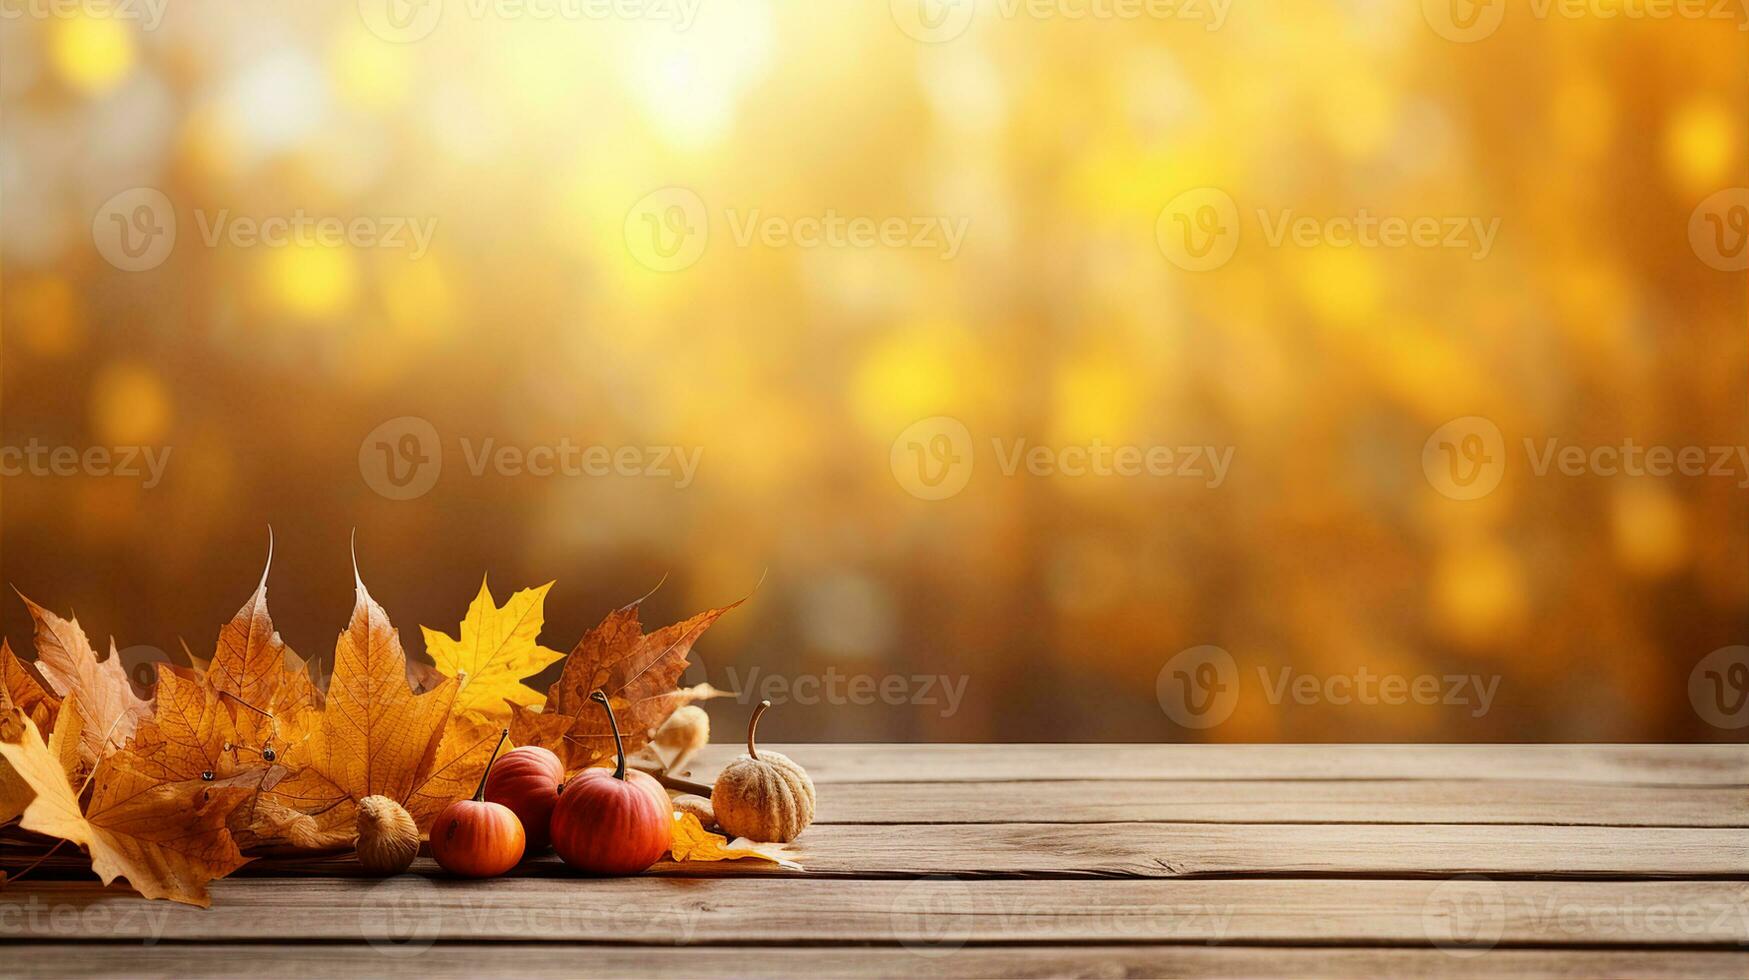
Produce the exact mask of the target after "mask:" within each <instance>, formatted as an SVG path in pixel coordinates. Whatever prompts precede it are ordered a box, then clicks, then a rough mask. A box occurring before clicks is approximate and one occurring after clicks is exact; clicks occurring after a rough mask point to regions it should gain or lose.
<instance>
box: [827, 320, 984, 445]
mask: <svg viewBox="0 0 1749 980" xmlns="http://www.w3.org/2000/svg"><path fill="white" fill-rule="evenodd" d="M986 360H987V356H986V355H983V354H982V353H981V352H979V350H978V349H977V345H976V344H974V343H973V342H972V340H971V338H970V337H968V336H967V335H966V334H965V332H964V331H963V330H961V329H960V328H958V327H957V326H955V325H953V324H951V323H944V322H941V321H932V322H929V323H926V324H920V325H918V326H915V327H912V328H910V329H908V330H900V331H896V332H894V333H892V334H889V335H887V336H886V337H884V338H883V339H882V340H881V341H880V342H878V343H877V344H876V345H875V346H874V348H873V349H872V350H870V351H869V352H868V354H867V355H866V356H864V358H863V360H862V363H861V364H860V365H858V366H857V369H856V375H855V377H854V378H853V379H852V380H851V390H850V399H851V410H852V411H853V412H854V413H855V415H856V418H857V421H859V422H860V423H862V425H863V427H864V428H865V429H867V430H868V432H869V433H870V434H872V435H874V436H876V437H877V438H880V437H885V438H888V439H891V438H894V437H895V436H897V435H898V434H899V432H900V431H901V430H903V429H904V428H905V427H906V426H908V425H910V424H911V423H913V422H916V421H917V420H919V419H923V418H928V417H930V416H933V415H943V414H953V413H955V412H965V411H967V410H968V409H972V408H975V407H977V403H978V401H979V400H980V399H979V398H978V397H977V394H976V392H977V391H978V390H979V389H980V388H982V385H981V383H980V382H981V379H982V378H983V377H984V374H983V370H984V367H985V363H986Z"/></svg>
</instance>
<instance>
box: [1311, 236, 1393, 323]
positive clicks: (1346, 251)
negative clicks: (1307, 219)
mask: <svg viewBox="0 0 1749 980" xmlns="http://www.w3.org/2000/svg"><path fill="white" fill-rule="evenodd" d="M1295 268H1296V271H1297V272H1298V274H1299V285H1300V293H1301V295H1302V296H1304V297H1305V301H1306V306H1307V307H1308V309H1309V311H1310V312H1311V313H1312V314H1313V315H1314V316H1316V317H1317V318H1318V319H1320V320H1323V321H1324V322H1325V323H1328V324H1331V325H1334V326H1343V327H1346V326H1354V325H1356V324H1359V323H1362V322H1364V321H1366V320H1367V319H1368V318H1370V317H1371V316H1372V315H1373V314H1374V313H1375V312H1376V311H1377V309H1378V305H1379V293H1380V291H1381V290H1382V289H1383V285H1382V284H1381V283H1380V281H1379V270H1378V265H1377V263H1376V262H1374V261H1373V259H1372V258H1371V257H1370V256H1368V255H1367V254H1366V253H1365V252H1364V251H1362V250H1361V249H1359V248H1357V247H1352V246H1351V247H1348V248H1336V247H1335V246H1326V247H1324V248H1318V249H1313V250H1311V251H1309V252H1307V253H1306V254H1305V255H1303V256H1300V257H1298V258H1297V259H1296V260H1295Z"/></svg>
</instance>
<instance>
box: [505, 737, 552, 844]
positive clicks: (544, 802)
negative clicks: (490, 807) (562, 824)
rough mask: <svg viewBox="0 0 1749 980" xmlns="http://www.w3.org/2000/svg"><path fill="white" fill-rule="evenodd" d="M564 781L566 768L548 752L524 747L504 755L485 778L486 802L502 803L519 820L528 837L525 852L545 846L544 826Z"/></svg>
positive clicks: (545, 830)
mask: <svg viewBox="0 0 1749 980" xmlns="http://www.w3.org/2000/svg"><path fill="white" fill-rule="evenodd" d="M564 780H565V765H564V763H562V762H560V761H559V757H558V756H556V755H554V754H553V753H552V750H550V749H543V748H541V747H540V746H538V745H524V746H522V747H521V748H516V749H511V750H510V751H508V752H506V753H504V758H502V759H500V760H498V761H497V762H496V763H494V764H493V765H492V768H491V771H490V772H488V773H487V775H486V801H487V802H489V803H502V804H503V805H505V806H507V807H509V808H510V812H512V813H514V814H516V819H518V820H520V821H522V830H523V833H525V834H527V835H528V853H529V854H533V853H535V852H537V851H540V850H542V849H544V848H545V847H546V846H547V842H548V838H547V825H548V824H549V823H550V822H551V821H552V818H553V804H555V803H557V802H559V784H560V783H562V782H564Z"/></svg>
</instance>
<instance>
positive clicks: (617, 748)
mask: <svg viewBox="0 0 1749 980" xmlns="http://www.w3.org/2000/svg"><path fill="white" fill-rule="evenodd" d="M589 700H591V701H599V702H601V706H602V708H604V709H606V711H607V724H608V726H609V727H611V728H612V729H613V751H614V755H616V756H617V757H618V760H617V761H618V765H617V766H616V767H615V768H614V770H613V778H615V779H624V778H626V743H625V742H624V741H623V740H622V739H621V738H620V737H619V719H617V718H615V717H614V716H613V705H611V704H608V703H607V695H606V694H603V693H602V692H600V691H596V692H595V693H594V694H591V695H589Z"/></svg>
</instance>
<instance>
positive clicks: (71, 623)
mask: <svg viewBox="0 0 1749 980" xmlns="http://www.w3.org/2000/svg"><path fill="white" fill-rule="evenodd" d="M19 598H21V599H24V604H25V605H26V606H27V607H29V609H30V618H31V620H32V621H33V622H34V623H35V624H36V658H37V659H36V663H37V669H38V670H40V671H42V675H43V677H44V679H46V680H47V681H48V684H49V687H50V688H52V689H53V690H54V692H55V693H56V694H58V695H60V696H61V697H67V696H69V695H72V694H77V695H78V696H79V705H80V707H81V708H82V709H83V710H84V712H85V721H86V725H85V733H84V739H83V743H82V744H83V750H82V751H83V753H84V756H85V761H86V762H87V763H89V764H91V765H96V764H97V763H98V762H99V761H101V760H102V759H103V758H104V757H106V756H108V755H110V754H111V753H113V752H114V751H115V750H116V749H117V748H119V747H121V746H123V745H126V744H127V742H128V739H130V738H132V737H133V734H134V729H135V728H136V727H137V726H138V725H139V723H140V722H141V721H144V720H145V719H147V718H149V717H151V714H152V702H151V701H149V700H146V699H142V698H141V697H140V696H139V695H137V694H135V693H134V688H133V685H132V684H130V683H128V675H127V671H125V670H123V669H122V665H121V657H120V656H119V655H118V654H117V653H116V650H115V642H114V641H113V640H112V641H110V644H109V657H108V658H107V659H104V660H98V659H97V651H96V650H94V649H92V648H91V641H90V640H87V639H86V638H85V631H84V630H82V629H80V628H79V621H78V620H77V619H62V618H61V617H59V616H57V615H55V614H54V613H52V612H49V611H48V610H47V609H44V608H43V607H41V606H39V605H37V604H36V603H34V602H32V601H30V599H28V598H26V597H25V596H23V595H20V596H19Z"/></svg>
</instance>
